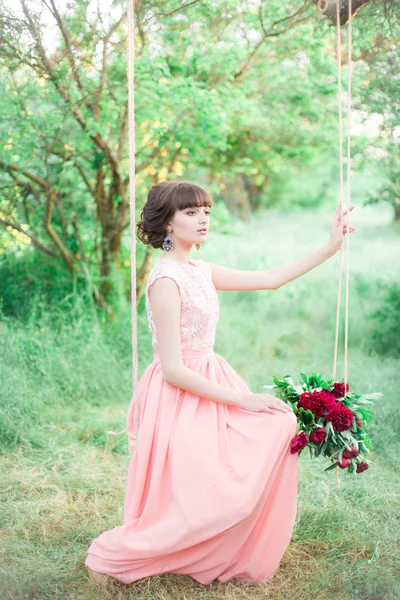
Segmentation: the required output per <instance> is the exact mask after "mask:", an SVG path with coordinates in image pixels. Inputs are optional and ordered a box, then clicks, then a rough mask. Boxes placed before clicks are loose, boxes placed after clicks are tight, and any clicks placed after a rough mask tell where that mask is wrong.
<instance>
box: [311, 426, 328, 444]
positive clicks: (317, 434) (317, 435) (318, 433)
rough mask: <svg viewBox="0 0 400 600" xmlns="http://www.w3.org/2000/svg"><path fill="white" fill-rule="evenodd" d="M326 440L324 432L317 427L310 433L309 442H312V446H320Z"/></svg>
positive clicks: (321, 428)
mask: <svg viewBox="0 0 400 600" xmlns="http://www.w3.org/2000/svg"><path fill="white" fill-rule="evenodd" d="M325 438H326V431H325V429H323V427H317V429H313V430H312V432H311V433H310V441H311V442H314V444H320V443H321V442H323V441H324V439H325Z"/></svg>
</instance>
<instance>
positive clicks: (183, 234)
mask: <svg viewBox="0 0 400 600" xmlns="http://www.w3.org/2000/svg"><path fill="white" fill-rule="evenodd" d="M169 227H170V228H172V233H171V236H172V238H173V239H174V240H180V241H182V242H183V243H186V244H201V243H202V242H204V241H205V240H206V239H207V234H208V230H209V227H210V207H209V206H195V207H189V208H185V209H184V210H177V211H176V212H175V214H174V216H173V219H172V220H171V221H170V222H169ZM201 229H205V232H202V231H200V230H201Z"/></svg>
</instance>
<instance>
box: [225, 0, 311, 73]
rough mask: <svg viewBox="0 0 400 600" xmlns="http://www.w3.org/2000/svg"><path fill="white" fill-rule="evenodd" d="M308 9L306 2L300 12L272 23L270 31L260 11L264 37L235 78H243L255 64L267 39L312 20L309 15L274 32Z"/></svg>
mask: <svg viewBox="0 0 400 600" xmlns="http://www.w3.org/2000/svg"><path fill="white" fill-rule="evenodd" d="M306 9H307V2H305V3H304V5H303V6H301V7H300V8H299V10H297V11H296V12H295V13H293V14H291V15H289V16H288V17H284V18H283V19H278V21H275V22H274V23H272V24H271V26H270V28H269V29H268V30H266V29H265V26H264V22H263V20H262V13H261V11H260V10H259V14H260V22H261V28H262V30H263V32H264V35H263V36H262V37H261V40H260V41H259V42H258V44H256V45H255V47H254V48H253V50H252V51H251V52H250V53H249V54H248V56H247V57H246V59H245V60H244V61H243V62H242V64H241V66H240V67H239V71H237V73H235V74H234V76H233V78H234V79H235V80H236V79H238V78H239V77H241V76H242V75H243V73H244V72H245V71H247V69H248V68H249V67H250V66H251V64H252V63H253V60H254V57H255V55H256V54H257V52H258V51H259V49H260V48H261V46H262V45H263V44H264V42H265V40H266V39H268V38H269V37H277V36H279V35H282V34H283V33H286V31H289V29H292V28H293V27H296V26H297V25H298V24H299V23H301V22H302V21H305V20H307V19H310V18H312V15H308V16H306V17H304V18H303V19H299V20H298V21H295V22H294V23H292V24H291V25H288V26H287V27H284V28H283V29H281V30H280V31H278V32H275V31H274V28H275V27H276V26H277V25H279V24H280V23H283V22H284V21H288V20H289V21H291V20H292V19H294V18H295V17H297V16H298V15H300V14H302V13H303V12H304V11H305V10H306Z"/></svg>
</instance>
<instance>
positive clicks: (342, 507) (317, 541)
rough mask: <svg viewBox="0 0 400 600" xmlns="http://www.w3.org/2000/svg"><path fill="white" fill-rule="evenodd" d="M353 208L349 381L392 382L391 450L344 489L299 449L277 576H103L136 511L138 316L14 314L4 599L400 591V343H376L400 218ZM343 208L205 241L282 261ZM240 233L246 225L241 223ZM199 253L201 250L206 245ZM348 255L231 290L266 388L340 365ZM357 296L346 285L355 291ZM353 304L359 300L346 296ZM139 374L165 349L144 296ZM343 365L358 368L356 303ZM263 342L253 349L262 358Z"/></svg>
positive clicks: (4, 388) (1, 487)
mask: <svg viewBox="0 0 400 600" xmlns="http://www.w3.org/2000/svg"><path fill="white" fill-rule="evenodd" d="M357 210H358V212H357V211H356V212H355V214H354V216H353V217H352V223H353V224H354V225H355V226H356V228H357V230H356V232H355V234H352V236H351V264H350V267H351V277H350V285H351V287H350V343H349V382H350V385H351V386H352V388H353V389H357V390H361V391H365V392H367V391H381V392H382V393H383V394H384V397H383V398H382V399H381V400H379V401H377V403H376V407H375V410H374V420H373V422H372V423H371V424H370V427H369V432H370V435H371V437H372V440H373V442H374V446H375V450H374V453H373V456H372V457H371V458H372V460H373V461H374V462H375V465H374V466H372V467H371V468H370V469H369V471H367V472H366V473H363V474H362V475H361V476H360V477H358V478H357V479H355V478H349V477H348V476H347V474H345V473H340V482H341V485H340V488H339V489H338V488H337V487H336V483H335V477H334V474H333V473H332V472H330V473H323V466H324V463H323V460H322V459H321V460H320V461H319V460H316V459H314V460H312V459H310V458H309V457H308V455H306V454H304V453H303V455H302V456H301V457H300V461H299V469H300V471H299V497H298V516H297V521H296V526H295V529H294V532H293V537H292V541H291V544H290V546H289V548H288V550H287V551H286V553H285V555H284V557H283V560H282V562H281V564H280V566H279V568H278V570H277V572H276V574H275V577H274V578H273V580H271V581H270V582H268V583H266V584H250V583H245V582H239V581H236V580H233V581H231V582H228V583H224V584H223V583H221V582H218V581H215V582H213V583H212V584H210V585H209V586H202V585H200V584H198V583H197V582H195V581H193V580H192V579H191V578H190V577H185V576H179V575H173V574H165V575H161V576H154V577H149V578H146V579H143V580H140V581H138V582H135V583H134V584H132V585H131V586H124V585H123V584H119V583H117V582H110V584H109V585H108V587H107V588H106V589H105V590H100V589H99V588H97V587H96V586H95V585H94V584H92V583H91V582H90V581H89V580H88V579H87V575H86V569H85V567H84V565H83V561H84V558H85V554H86V550H87V547H88V545H89V543H90V542H91V540H92V539H93V538H94V537H96V536H97V535H99V533H100V532H102V531H104V530H106V529H110V528H111V527H114V526H116V525H118V524H120V523H121V522H122V512H123V498H124V492H125V479H126V472H127V466H128V461H129V455H128V453H127V449H126V437H125V436H109V435H107V433H106V431H107V430H109V429H114V430H115V431H118V430H121V429H123V428H124V426H125V415H126V410H127V407H128V404H129V400H130V395H131V356H130V348H129V346H130V323H129V315H128V314H121V315H120V316H119V318H118V319H117V321H115V322H113V323H112V324H108V325H104V324H103V325H100V324H98V323H97V322H96V321H95V320H94V319H93V318H89V317H87V316H85V315H84V314H83V315H81V317H80V318H79V319H77V320H76V322H74V323H73V324H70V325H65V326H64V327H60V328H58V329H57V331H55V330H54V329H52V328H51V327H48V326H46V323H45V322H43V321H41V322H37V323H29V324H28V325H27V324H24V325H22V324H21V323H19V322H17V321H14V320H12V319H5V318H3V319H1V320H0V340H1V342H0V344H1V346H0V357H1V360H0V381H1V388H0V444H1V449H2V455H1V457H0V481H1V484H0V498H1V504H0V506H1V509H0V553H1V554H0V598H1V600H17V599H18V600H19V599H21V600H22V599H28V598H29V599H30V600H34V599H35V600H36V599H38V600H47V599H52V600H55V599H57V600H59V599H60V600H61V599H62V600H69V599H74V600H78V599H82V600H89V599H96V600H98V599H102V598H105V599H113V600H119V599H132V600H133V599H139V598H140V599H143V600H144V599H146V600H156V599H157V600H189V599H190V600H203V599H204V600H212V599H222V598H227V599H230V600H244V599H246V600H249V599H251V600H258V599H261V598H270V599H271V600H283V599H285V600H310V599H312V598H314V597H318V599H319V600H325V599H326V600H328V599H329V600H395V599H398V598H400V585H399V583H398V581H399V580H400V578H399V575H400V569H399V566H400V565H399V558H398V556H399V552H398V550H399V537H400V536H399V527H398V513H399V510H398V507H399V483H400V476H399V471H398V456H399V433H400V431H399V429H400V428H399V418H398V405H399V396H398V390H397V373H398V370H399V361H398V358H396V357H395V356H392V357H386V358H385V357H382V356H379V355H377V354H376V353H375V352H374V349H373V347H371V344H370V337H371V335H370V334H371V331H372V329H373V327H374V324H373V323H372V322H371V319H370V318H369V315H370V314H371V313H372V312H373V310H375V309H376V308H377V307H379V305H380V302H381V301H382V297H383V295H384V293H385V284H386V283H389V282H393V281H397V280H398V278H399V270H400V265H399V264H398V261H397V262H396V261H395V260H394V257H395V256H396V255H397V254H398V240H399V238H398V228H397V227H396V225H394V224H393V223H391V213H390V209H388V210H386V209H385V208H384V207H379V208H376V207H368V208H361V207H360V206H358V209H357ZM332 213H333V211H329V210H327V209H321V210H318V211H316V210H314V209H313V210H312V211H311V210H299V209H297V210H295V211H293V212H290V213H287V214H283V213H282V212H278V211H275V210H274V211H269V212H268V213H262V214H260V215H255V216H254V218H253V219H252V221H251V222H248V223H242V224H234V225H233V226H232V231H231V233H230V234H226V235H221V234H218V233H217V232H211V233H210V236H209V241H208V243H207V244H206V245H205V246H204V247H203V248H202V249H201V251H200V253H199V256H202V257H203V258H205V259H206V260H211V261H215V262H219V263H221V264H225V265H230V266H232V267H236V268H248V269H263V268H269V267H272V266H277V265H279V264H283V263H284V262H288V261H291V260H293V259H294V258H296V257H297V256H300V255H304V254H306V253H308V252H310V251H312V250H313V249H314V248H316V247H318V246H319V245H322V244H323V243H325V241H326V240H327V237H328V235H329V225H330V220H331V217H332ZM233 235H234V236H235V237H233ZM193 252H194V255H193V256H197V253H196V250H195V249H194V251H193ZM337 267H338V256H336V257H335V258H333V259H330V260H329V261H327V262H326V263H324V264H323V265H321V266H319V267H318V268H316V269H314V270H313V271H312V272H310V273H308V274H306V275H305V276H304V277H302V278H300V279H298V280H296V281H294V282H292V283H290V284H289V285H287V286H284V287H283V288H281V289H280V290H276V291H274V292H271V291H269V292H268V291H257V292H230V293H227V292H221V291H220V292H218V294H219V298H220V303H221V317H220V321H219V324H218V328H217V337H216V344H215V350H216V352H218V353H220V354H222V355H223V356H224V357H225V358H226V359H227V360H228V361H229V362H230V363H231V364H232V366H233V367H234V368H235V369H236V370H237V371H238V373H239V374H240V375H241V376H242V377H243V378H244V379H245V380H246V381H247V382H248V383H249V385H250V387H251V389H252V390H253V391H254V392H262V391H264V390H263V387H262V386H263V385H269V384H271V383H272V375H278V376H283V375H285V374H288V373H290V374H292V375H293V376H294V377H297V375H298V374H299V373H300V372H301V371H304V372H306V373H309V372H310V371H315V370H317V371H318V372H321V373H323V374H326V375H327V376H331V374H332V365H333V344H334V331H335V310H336V291H337ZM343 298H344V296H343ZM343 308H344V306H343ZM138 319H139V350H140V356H139V374H140V373H142V372H143V370H144V368H145V367H146V366H147V364H148V363H149V361H150V360H151V359H152V352H151V345H150V335H149V332H148V330H147V323H146V315H145V314H144V312H143V303H141V306H140V314H139V317H138ZM341 327H342V328H341V340H340V352H339V355H340V356H339V361H338V372H337V374H338V378H341V377H342V374H343V318H342V324H341ZM249 357H250V358H249Z"/></svg>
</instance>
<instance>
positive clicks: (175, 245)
mask: <svg viewBox="0 0 400 600" xmlns="http://www.w3.org/2000/svg"><path fill="white" fill-rule="evenodd" d="M210 207H212V200H211V198H210V196H209V195H208V193H207V192H206V191H205V190H203V189H202V188H201V187H199V186H197V185H195V184H192V183H189V182H186V181H165V182H162V183H158V184H156V185H154V186H153V187H152V188H151V190H150V192H149V195H148V199H147V202H146V204H145V205H144V207H143V212H142V215H141V216H142V220H141V221H140V222H139V223H138V224H137V227H138V230H139V232H138V236H139V238H140V239H141V241H143V242H144V243H145V244H151V245H152V246H153V247H154V248H163V249H164V253H163V255H162V257H161V258H160V259H159V260H158V261H157V262H156V264H155V265H154V267H153V268H152V269H151V271H150V273H149V277H148V281H147V288H146V311H147V316H148V326H149V329H150V332H151V336H152V347H153V354H154V360H153V361H152V362H151V363H150V364H149V365H148V366H147V368H146V369H145V371H144V373H143V375H142V377H141V378H140V381H139V385H138V403H139V440H135V438H136V435H135V410H136V408H135V403H134V401H133V400H132V402H131V404H130V407H129V410H128V417H127V433H128V436H129V440H130V448H131V450H132V452H133V454H132V457H131V460H130V464H129V469H128V478H127V487H126V495H125V502H124V519H123V524H122V525H119V526H117V527H114V528H113V529H111V530H109V531H105V532H103V533H102V534H101V535H99V537H97V538H96V539H95V540H93V541H92V543H91V545H90V547H89V549H88V553H87V556H86V560H85V565H86V566H87V568H88V572H89V576H90V578H91V579H92V580H93V581H95V582H96V583H99V584H102V583H104V582H105V581H106V580H107V578H108V577H113V578H114V579H117V580H119V581H121V582H123V583H132V582H134V581H137V580H138V579H141V578H143V577H148V576H150V575H159V574H161V573H180V574H183V575H190V576H191V577H192V578H193V579H195V580H196V581H198V582H200V583H202V584H209V583H210V582H212V581H213V580H215V579H219V580H220V581H228V580H230V579H234V578H235V579H243V580H246V581H253V582H254V581H258V582H263V581H267V580H269V579H271V578H272V577H273V575H274V572H275V570H276V569H277V567H278V565H279V563H280V561H281V559H282V556H283V554H284V552H285V550H286V549H287V547H288V545H289V542H290V539H291V535H292V531H293V526H294V523H295V519H296V511H297V483H298V472H297V467H298V465H297V463H298V455H297V454H291V453H290V443H291V440H292V438H293V437H294V435H295V434H296V430H297V420H296V416H295V414H294V413H293V411H292V409H291V408H290V407H289V406H287V405H286V404H285V403H284V402H282V401H281V400H279V399H278V398H275V397H274V396H271V395H269V394H254V393H252V392H251V391H250V389H249V387H248V385H247V383H246V382H245V381H244V380H243V379H242V378H241V377H240V375H239V374H238V373H237V372H236V371H235V370H234V369H233V368H232V367H231V365H230V364H229V363H228V362H227V361H226V360H225V359H224V358H223V357H222V356H220V355H219V354H217V353H216V352H214V340H215V331H216V325H217V322H218V319H219V303H218V296H217V293H216V289H220V290H264V289H265V290H266V289H271V290H273V289H278V288H279V287H281V286H282V285H284V284H286V283H288V282H289V281H292V280H293V279H295V278H297V277H299V276H301V275H302V274H304V273H306V272H308V271H310V270H311V269H313V268H314V267H316V266H317V265H319V264H321V263H322V262H324V261H325V260H327V259H328V258H329V257H331V256H333V255H334V254H335V253H336V252H337V251H338V250H339V249H340V246H341V243H342V240H343V237H344V235H345V233H346V231H347V226H346V225H345V224H343V216H344V214H346V212H347V211H344V212H342V209H341V206H339V207H338V209H337V211H336V215H335V219H334V221H333V223H332V227H331V236H330V240H329V242H328V243H327V244H326V245H325V246H323V247H322V248H319V249H317V250H315V251H314V252H312V253H311V254H309V255H307V256H305V257H302V258H300V259H298V260H296V261H293V262H292V263H289V264H287V265H284V266H282V267H277V268H274V269H270V270H266V271H247V270H236V269H229V268H226V267H223V266H221V265H218V264H215V263H210V262H206V261H205V260H202V259H199V258H198V259H191V258H190V251H191V249H192V246H193V245H194V244H195V245H196V247H197V249H199V247H200V246H199V244H201V243H203V242H205V240H206V239H207V232H208V229H209V225H210ZM353 208H354V207H351V210H352V209H353ZM353 230H354V228H353V227H351V226H350V231H353ZM249 357H250V355H249ZM135 442H138V443H137V445H136V447H135Z"/></svg>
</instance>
